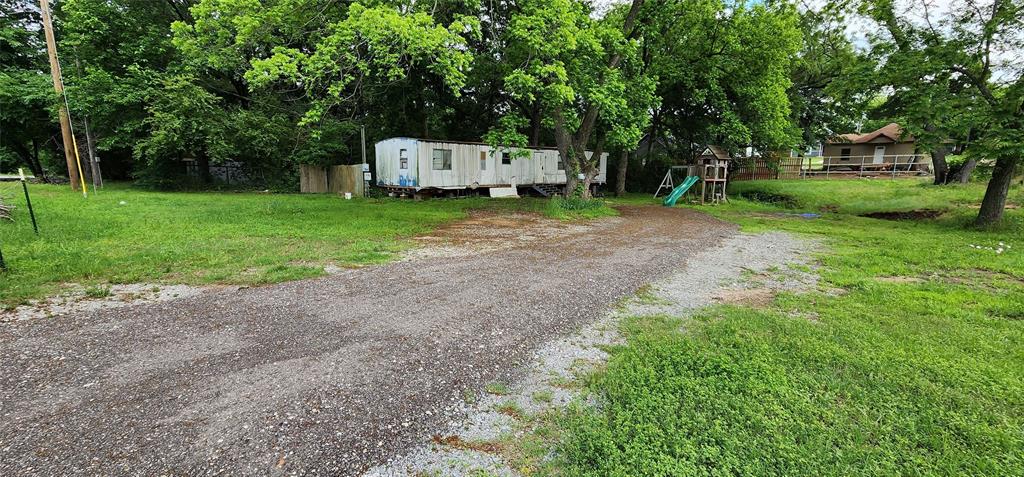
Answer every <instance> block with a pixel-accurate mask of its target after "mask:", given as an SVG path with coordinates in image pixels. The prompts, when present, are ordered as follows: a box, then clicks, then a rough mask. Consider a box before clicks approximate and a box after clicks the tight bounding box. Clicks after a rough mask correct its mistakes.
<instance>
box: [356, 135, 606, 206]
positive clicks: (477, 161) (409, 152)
mask: <svg viewBox="0 0 1024 477" xmlns="http://www.w3.org/2000/svg"><path fill="white" fill-rule="evenodd" d="M375 150H376V162H377V164H376V166H377V185H378V186H380V187H382V188H385V189H389V190H392V191H404V192H410V193H420V192H424V193H429V192H443V191H457V190H463V189H490V188H499V187H513V188H523V189H527V188H531V189H535V190H536V191H538V192H540V193H542V194H544V195H547V194H551V193H555V192H559V193H560V192H562V191H563V190H564V188H565V167H564V166H563V164H562V160H561V158H560V157H559V155H558V150H557V149H555V148H537V147H534V148H526V150H527V151H529V157H513V155H512V154H510V153H507V152H503V151H500V150H495V149H492V148H491V147H490V146H488V145H487V144H482V143H473V142H455V141H439V140H431V139H414V138H406V137H396V138H391V139H385V140H383V141H380V142H378V143H377V144H376V146H375ZM492 152H493V153H492ZM590 155H591V153H590V152H589V151H588V152H587V157H590ZM598 164H599V166H598V167H599V169H598V171H599V173H598V175H597V176H596V177H595V178H594V183H595V184H603V183H605V181H606V178H607V168H608V154H601V157H600V160H599V161H598Z"/></svg>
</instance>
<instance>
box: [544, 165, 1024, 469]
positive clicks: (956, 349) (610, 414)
mask: <svg viewBox="0 0 1024 477" xmlns="http://www.w3.org/2000/svg"><path fill="white" fill-rule="evenodd" d="M737 189H739V191H736V192H742V194H743V195H746V196H748V197H771V196H776V197H775V200H777V199H779V198H782V199H784V200H781V201H777V202H778V203H779V204H789V205H790V206H791V208H782V207H779V206H778V205H766V204H764V203H759V202H751V201H746V200H742V199H734V200H733V202H732V203H731V204H729V205H723V206H718V207H705V208H703V210H706V211H709V212H711V213H714V214H716V215H719V216H720V217H722V218H724V219H727V220H732V221H735V222H738V223H740V224H741V225H742V227H743V229H744V230H745V231H749V232H756V231H765V230H785V231H789V232H793V233H796V234H806V235H809V236H812V237H817V238H820V239H822V240H824V242H825V244H826V245H825V246H826V250H825V251H823V252H821V253H820V254H819V256H818V258H819V260H820V263H821V269H820V270H819V272H820V274H821V277H822V283H821V289H820V290H818V291H813V292H811V293H806V294H783V295H781V296H779V297H778V298H776V299H775V300H774V302H773V303H772V304H771V305H770V306H768V307H767V308H756V309H755V308H749V307H739V306H718V307H712V308H708V309H706V310H705V311H703V312H701V313H699V314H698V315H697V316H693V317H668V316H661V317H637V318H634V319H631V320H628V322H627V323H626V324H625V325H624V326H623V328H624V331H625V332H626V335H627V336H628V340H627V342H628V344H627V345H625V346H622V347H620V348H618V349H616V350H615V351H614V352H613V353H612V357H611V359H610V361H609V363H608V365H607V367H606V369H604V370H603V371H602V372H600V373H598V374H597V375H595V376H593V377H592V378H591V379H590V380H589V384H588V387H589V389H590V390H591V391H593V392H594V393H596V394H597V395H598V396H600V397H601V398H602V402H603V405H602V406H601V407H600V408H598V409H594V408H589V407H582V406H576V407H572V408H570V410H568V411H566V412H564V413H562V414H561V415H559V416H558V417H556V418H555V419H554V422H555V423H556V425H554V427H555V428H557V430H554V431H553V430H552V429H551V428H550V427H551V426H550V425H549V426H548V427H544V426H540V427H538V429H543V432H544V435H545V436H548V437H549V438H550V437H551V436H561V437H560V438H558V439H556V442H558V443H559V444H558V445H559V446H560V452H559V453H558V458H557V459H556V462H555V463H554V465H552V466H548V467H542V469H547V470H550V471H551V473H553V474H558V475H593V476H631V475H807V476H819V475H992V476H1004V475H1024V213H1022V211H1020V210H1010V211H1008V212H1007V219H1006V221H1005V223H1004V224H1003V225H1002V226H1001V227H998V228H997V229H994V230H991V231H978V230H973V229H970V228H968V227H967V224H968V223H969V222H970V219H971V218H972V217H973V215H974V214H975V213H976V211H975V210H973V209H970V208H968V207H963V205H967V204H974V203H977V202H978V201H979V200H980V198H981V195H982V193H983V188H982V187H980V186H976V185H972V186H967V187H962V186H950V187H940V188H932V187H926V186H922V185H919V184H918V183H917V182H916V181H895V182H891V181H830V182H824V181H804V182H800V181H779V182H750V183H742V184H737ZM647 197H648V198H649V196H647ZM733 197H734V198H735V197H738V195H736V194H734V196H733ZM1013 197H1015V200H1018V201H1019V200H1020V197H1021V191H1020V190H1019V189H1017V190H1015V191H1014V193H1013ZM876 198H877V199H876ZM632 200H634V201H636V202H644V201H645V199H642V198H640V197H633V198H632ZM826 206H828V207H826ZM832 206H837V207H832ZM823 208H824V209H825V210H838V211H839V212H838V213H826V214H824V215H823V216H822V217H821V218H818V219H805V218H800V217H799V216H796V215H795V214H794V213H795V212H805V211H815V212H816V211H820V210H822V209H823ZM918 208H941V209H943V210H948V211H949V212H948V213H947V214H945V215H944V216H942V217H941V218H939V219H936V220H926V221H886V220H878V219H869V218H863V217H858V216H856V215H852V214H860V213H864V212H874V211H887V210H908V209H918ZM1000 242H1003V243H1004V244H1008V245H1009V246H1010V247H1011V248H1009V249H1005V251H1004V252H1003V253H1002V254H996V253H995V252H994V251H991V250H985V249H978V248H973V247H971V245H975V246H986V247H997V246H998V244H999V243H1000ZM892 277H906V278H903V279H898V280H894V279H892ZM535 438H536V436H535ZM524 442H530V440H529V439H526V440H525V441H524ZM542 448H543V446H536V445H534V449H542Z"/></svg>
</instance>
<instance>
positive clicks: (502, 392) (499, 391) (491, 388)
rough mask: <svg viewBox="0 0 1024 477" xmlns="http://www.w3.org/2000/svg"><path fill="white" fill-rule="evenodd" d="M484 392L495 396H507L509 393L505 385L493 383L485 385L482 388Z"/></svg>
mask: <svg viewBox="0 0 1024 477" xmlns="http://www.w3.org/2000/svg"><path fill="white" fill-rule="evenodd" d="M484 392H486V393H487V394H494V395H496V396H507V395H508V394H509V393H510V392H511V391H509V389H508V386H506V385H505V383H502V382H498V381H494V382H491V383H487V385H486V386H484Z"/></svg>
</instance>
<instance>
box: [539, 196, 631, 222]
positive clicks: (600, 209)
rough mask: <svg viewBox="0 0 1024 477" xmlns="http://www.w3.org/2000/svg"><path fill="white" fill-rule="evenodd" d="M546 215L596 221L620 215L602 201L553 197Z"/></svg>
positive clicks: (548, 204)
mask: <svg viewBox="0 0 1024 477" xmlns="http://www.w3.org/2000/svg"><path fill="white" fill-rule="evenodd" d="M544 215H547V216H548V217H551V218H556V219H595V218H599V217H609V216H614V215H618V212H617V211H616V210H615V209H613V208H611V207H609V206H608V204H606V203H605V201H603V200H601V199H581V198H579V197H552V198H551V199H549V200H548V201H547V207H546V208H545V209H544Z"/></svg>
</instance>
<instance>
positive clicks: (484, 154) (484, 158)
mask: <svg viewBox="0 0 1024 477" xmlns="http://www.w3.org/2000/svg"><path fill="white" fill-rule="evenodd" d="M480 170H481V171H486V170H487V151H480Z"/></svg>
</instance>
